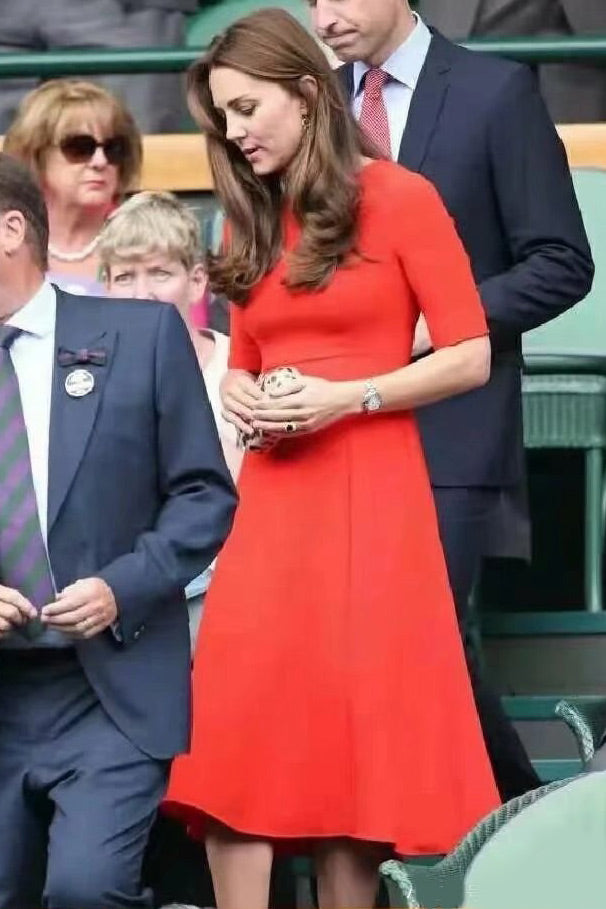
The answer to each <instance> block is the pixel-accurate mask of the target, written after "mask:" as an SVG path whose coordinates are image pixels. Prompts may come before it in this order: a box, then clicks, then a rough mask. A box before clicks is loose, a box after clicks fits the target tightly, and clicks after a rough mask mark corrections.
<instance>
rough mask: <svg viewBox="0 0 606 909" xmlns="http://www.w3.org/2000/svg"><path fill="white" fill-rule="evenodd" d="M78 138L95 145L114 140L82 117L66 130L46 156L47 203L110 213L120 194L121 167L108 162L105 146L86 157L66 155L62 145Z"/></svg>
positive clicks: (94, 122)
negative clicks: (91, 140)
mask: <svg viewBox="0 0 606 909" xmlns="http://www.w3.org/2000/svg"><path fill="white" fill-rule="evenodd" d="M73 136H77V137H78V138H79V139H80V141H81V138H82V137H83V136H88V137H92V139H94V141H95V143H104V142H106V141H107V140H108V139H112V138H113V136H112V135H111V131H108V129H107V127H106V126H105V125H104V124H103V123H102V122H101V121H100V120H96V119H95V118H94V117H90V116H89V117H82V119H78V120H77V121H74V122H73V123H70V124H69V126H67V125H66V126H65V128H64V129H63V131H62V134H61V136H60V138H59V140H58V142H57V144H55V145H53V146H52V147H51V148H49V149H48V150H47V152H46V154H45V156H44V161H43V169H42V181H41V182H42V188H43V190H44V195H45V197H46V200H47V203H48V204H49V206H50V207H51V208H52V207H53V205H59V206H61V207H73V208H82V209H92V210H99V209H101V210H105V211H106V212H107V211H109V210H110V209H111V208H112V206H113V204H114V200H115V198H116V195H117V193H118V183H119V175H118V166H117V165H116V164H112V163H110V162H109V161H108V159H107V154H106V151H105V149H104V148H103V147H102V145H101V144H99V145H96V147H94V149H93V143H92V142H90V141H89V145H90V146H91V147H90V149H89V152H87V153H86V154H82V153H80V154H78V155H74V154H72V153H71V152H69V153H68V151H64V150H63V149H62V148H61V144H62V143H63V144H64V145H65V142H64V141H63V140H66V139H67V140H68V143H67V149H68V150H69V140H70V139H71V138H72V137H73Z"/></svg>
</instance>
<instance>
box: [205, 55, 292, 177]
mask: <svg viewBox="0 0 606 909" xmlns="http://www.w3.org/2000/svg"><path fill="white" fill-rule="evenodd" d="M210 90H211V94H212V99H213V104H214V106H215V108H216V109H217V110H218V111H219V112H220V113H221V115H222V117H223V118H224V120H225V136H226V138H227V139H228V140H229V141H230V142H233V143H234V145H236V146H237V147H238V148H239V149H240V151H241V152H242V154H243V155H244V157H245V158H246V160H247V161H248V163H249V164H250V166H251V168H252V169H253V171H254V172H255V173H256V174H258V175H259V176H263V175H267V174H272V173H276V172H279V171H283V170H284V169H285V168H287V167H288V165H289V164H290V163H291V161H292V160H293V158H294V157H295V155H296V154H297V151H298V150H299V147H300V145H301V139H302V137H303V131H304V126H303V115H304V114H305V112H306V105H305V102H304V101H303V99H302V98H299V97H297V96H295V95H292V94H290V93H289V92H287V91H286V90H285V89H284V88H282V86H281V85H279V84H278V83H277V82H269V81H266V80H264V79H256V78H254V77H253V76H249V75H247V74H246V73H241V72H239V71H238V70H235V69H229V68H228V67H216V68H215V69H213V70H212V71H211V74H210Z"/></svg>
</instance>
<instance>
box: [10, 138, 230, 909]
mask: <svg viewBox="0 0 606 909" xmlns="http://www.w3.org/2000/svg"><path fill="white" fill-rule="evenodd" d="M47 241H48V223H47V218H46V210H45V207H44V202H43V199H42V196H41V194H40V191H39V189H38V187H37V186H36V184H35V183H34V182H33V180H32V178H31V177H30V175H29V173H28V171H27V170H26V169H25V168H23V167H22V166H21V165H20V164H18V163H17V162H15V161H12V160H11V159H10V158H8V157H7V156H5V155H0V582H1V583H0V780H1V785H0V843H1V847H0V907H2V909H33V907H37V909H39V907H40V906H42V905H44V906H46V907H49V909H109V907H118V906H121V907H125V906H128V907H135V906H148V905H150V904H151V894H150V893H149V892H146V891H145V890H144V889H143V888H142V885H141V864H142V859H143V853H144V848H145V845H146V841H147V837H148V833H149V830H150V827H151V824H152V822H153V819H154V815H155V811H156V808H157V806H158V803H159V802H160V800H161V798H162V796H163V793H164V790H165V785H166V780H167V774H168V770H169V766H170V761H171V759H172V757H173V756H174V755H175V754H177V753H178V752H182V751H184V750H185V749H186V748H187V744H188V735H189V719H190V713H189V674H190V656H189V653H190V651H189V634H188V621H187V610H186V606H185V601H184V596H183V589H184V587H185V585H186V584H187V583H188V582H189V581H190V580H191V579H192V578H193V577H194V576H195V575H197V574H199V573H200V571H202V570H203V569H204V568H205V567H206V566H207V565H208V564H209V563H210V562H211V561H212V560H213V558H214V557H215V556H216V554H217V552H218V550H219V548H220V547H221V545H222V543H223V541H224V539H225V537H226V536H227V533H228V532H229V529H230V526H231V521H232V516H233V512H234V508H235V501H236V499H235V492H234V490H233V487H232V484H231V480H230V477H229V473H228V471H227V468H226V466H225V463H224V460H223V456H222V454H221V447H220V444H219V441H218V438H217V434H216V430H215V424H214V420H213V416H212V412H211V408H210V405H209V403H208V399H207V397H206V392H205V388H204V383H203V380H202V378H201V375H200V370H199V367H198V364H197V360H196V357H195V354H194V351H193V348H192V346H191V344H190V341H189V338H188V335H187V330H186V328H185V326H184V324H183V323H182V321H181V319H180V317H179V315H178V314H177V312H176V310H175V308H174V307H172V306H166V305H162V304H158V303H151V302H150V303H146V302H143V303H141V302H139V303H138V304H137V305H134V304H133V303H132V301H120V300H118V301H116V300H111V301H110V300H103V299H95V298H85V297H73V296H71V295H69V294H65V293H63V292H61V291H59V290H57V289H56V288H54V287H53V286H51V285H50V284H48V283H47V282H46V281H45V280H44V272H45V269H46V247H47Z"/></svg>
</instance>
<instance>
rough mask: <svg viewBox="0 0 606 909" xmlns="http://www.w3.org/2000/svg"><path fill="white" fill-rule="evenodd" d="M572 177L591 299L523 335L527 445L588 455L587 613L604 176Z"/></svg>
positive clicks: (595, 590)
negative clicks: (590, 267) (587, 249)
mask: <svg viewBox="0 0 606 909" xmlns="http://www.w3.org/2000/svg"><path fill="white" fill-rule="evenodd" d="M573 179H574V184H575V189H576V192H577V197H578V200H579V205H580V207H581V211H582V213H583V218H584V221H585V226H586V229H587V233H588V236H589V240H590V243H591V247H592V251H593V255H594V259H595V263H596V274H595V280H594V286H593V289H592V291H591V293H590V294H589V296H588V297H587V298H586V299H585V300H584V301H583V302H582V303H580V304H578V305H577V306H575V307H573V308H572V309H571V310H569V311H568V312H565V313H564V314H563V315H561V316H559V317H558V318H557V319H554V320H553V321H552V322H548V323H547V324H546V325H542V326H541V327H540V328H537V329H535V330H534V331H531V332H528V333H527V334H526V335H525V336H524V342H523V351H524V373H525V374H524V378H523V385H522V390H523V408H524V444H525V445H526V447H527V448H577V449H582V450H584V451H585V608H586V609H587V610H588V611H592V612H599V611H601V610H602V608H603V570H602V550H603V544H604V525H605V511H606V483H605V474H604V463H605V461H604V455H605V451H606V328H605V326H606V319H605V317H604V306H605V304H606V219H605V218H604V212H605V211H606V170H604V169H601V168H578V169H575V170H573Z"/></svg>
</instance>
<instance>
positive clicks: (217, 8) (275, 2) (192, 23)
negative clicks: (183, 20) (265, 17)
mask: <svg viewBox="0 0 606 909" xmlns="http://www.w3.org/2000/svg"><path fill="white" fill-rule="evenodd" d="M267 7H280V8H282V9H285V10H286V11H287V12H289V13H291V14H292V15H293V16H295V18H297V19H298V20H299V22H301V23H302V24H303V25H305V26H306V27H309V8H308V7H307V4H306V3H305V2H304V0H221V2H220V3H213V4H211V5H210V6H207V7H204V8H203V9H201V10H200V11H199V12H198V13H195V14H194V15H193V16H192V17H191V18H190V20H189V23H188V26H187V34H186V38H185V43H186V45H187V47H206V46H207V45H208V44H209V43H210V41H211V40H212V38H214V36H215V35H217V34H219V32H222V31H224V29H226V28H227V27H228V26H229V25H231V23H232V22H235V20H236V19H240V18H241V17H242V16H247V15H248V14H249V13H253V12H255V10H258V9H264V8H267Z"/></svg>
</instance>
